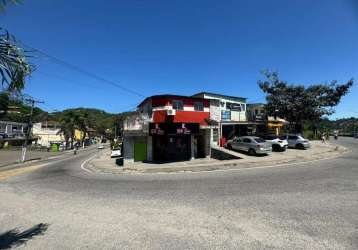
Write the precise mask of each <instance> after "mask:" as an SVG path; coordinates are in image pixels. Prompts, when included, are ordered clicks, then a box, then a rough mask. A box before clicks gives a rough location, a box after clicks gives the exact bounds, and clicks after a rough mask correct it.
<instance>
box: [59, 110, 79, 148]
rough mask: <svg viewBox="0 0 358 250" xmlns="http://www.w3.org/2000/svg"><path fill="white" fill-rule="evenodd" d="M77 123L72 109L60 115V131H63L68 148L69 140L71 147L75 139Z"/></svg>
mask: <svg viewBox="0 0 358 250" xmlns="http://www.w3.org/2000/svg"><path fill="white" fill-rule="evenodd" d="M77 123H78V117H77V115H76V113H75V112H73V111H72V110H66V111H64V112H63V114H62V115H61V117H60V131H59V132H58V133H63V135H64V137H65V141H66V149H68V145H69V142H70V140H71V145H70V148H71V149H72V148H73V142H74V140H75V129H76V126H77Z"/></svg>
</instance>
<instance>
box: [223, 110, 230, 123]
mask: <svg viewBox="0 0 358 250" xmlns="http://www.w3.org/2000/svg"><path fill="white" fill-rule="evenodd" d="M221 120H223V121H230V120H231V112H230V111H226V110H223V111H221Z"/></svg>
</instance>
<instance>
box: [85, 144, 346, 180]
mask: <svg viewBox="0 0 358 250" xmlns="http://www.w3.org/2000/svg"><path fill="white" fill-rule="evenodd" d="M339 148H340V149H341V150H335V149H334V150H333V151H327V152H324V154H326V153H331V154H332V153H333V154H334V155H333V156H328V157H318V158H313V159H307V160H304V159H303V160H302V159H301V158H298V159H286V160H280V161H273V162H270V163H269V164H266V165H259V164H262V163H263V162H240V160H235V162H229V163H225V162H218V163H215V164H211V165H207V164H203V165H196V166H181V167H168V168H155V167H151V168H147V169H135V168H132V169H131V168H126V167H119V166H118V167H116V168H113V169H109V171H106V170H105V169H100V168H98V167H96V166H95V165H94V164H93V163H92V160H93V159H94V158H90V159H88V161H86V162H84V164H83V166H81V167H82V168H83V169H84V170H86V171H89V172H91V173H93V174H95V173H98V174H169V173H171V174H174V173H199V172H213V171H237V170H248V169H258V168H273V167H282V166H289V165H299V164H304V163H310V162H316V161H322V160H328V159H335V158H338V157H340V156H342V155H344V154H347V153H349V152H352V150H349V149H347V148H345V147H343V146H339Z"/></svg>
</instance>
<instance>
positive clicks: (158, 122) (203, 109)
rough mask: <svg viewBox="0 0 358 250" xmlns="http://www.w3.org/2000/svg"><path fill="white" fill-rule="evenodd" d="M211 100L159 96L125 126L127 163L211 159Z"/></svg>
mask: <svg viewBox="0 0 358 250" xmlns="http://www.w3.org/2000/svg"><path fill="white" fill-rule="evenodd" d="M211 127H212V125H210V100H207V99H203V98H197V97H187V96H180V95H155V96H151V97H148V98H146V99H145V100H143V101H142V102H141V103H140V104H139V105H138V107H137V112H136V113H135V114H133V115H132V116H129V117H128V118H127V119H126V120H125V121H124V124H123V136H124V138H123V146H124V149H123V153H124V163H125V164H126V163H129V162H134V161H154V162H169V161H181V160H190V159H193V158H201V157H209V156H210V137H211V135H210V129H211Z"/></svg>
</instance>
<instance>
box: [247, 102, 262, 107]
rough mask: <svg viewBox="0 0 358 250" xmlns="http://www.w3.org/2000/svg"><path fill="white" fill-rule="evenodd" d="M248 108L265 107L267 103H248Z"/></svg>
mask: <svg viewBox="0 0 358 250" xmlns="http://www.w3.org/2000/svg"><path fill="white" fill-rule="evenodd" d="M247 105H248V106H262V105H263V106H265V105H266V104H265V103H262V102H257V103H248V104H247Z"/></svg>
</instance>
